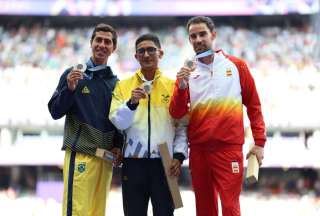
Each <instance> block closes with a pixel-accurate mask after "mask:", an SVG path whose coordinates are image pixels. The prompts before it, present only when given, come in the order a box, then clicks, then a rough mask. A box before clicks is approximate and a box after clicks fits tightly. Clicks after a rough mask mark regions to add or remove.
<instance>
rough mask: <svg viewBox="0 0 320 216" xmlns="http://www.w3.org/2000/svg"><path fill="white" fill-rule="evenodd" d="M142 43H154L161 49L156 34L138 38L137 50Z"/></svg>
mask: <svg viewBox="0 0 320 216" xmlns="http://www.w3.org/2000/svg"><path fill="white" fill-rule="evenodd" d="M142 41H152V42H153V43H154V44H155V45H156V46H157V47H158V48H159V49H161V45H160V40H159V38H158V36H156V35H155V34H151V33H147V34H143V35H141V36H140V37H138V39H137V40H136V49H137V47H138V44H139V43H141V42H142Z"/></svg>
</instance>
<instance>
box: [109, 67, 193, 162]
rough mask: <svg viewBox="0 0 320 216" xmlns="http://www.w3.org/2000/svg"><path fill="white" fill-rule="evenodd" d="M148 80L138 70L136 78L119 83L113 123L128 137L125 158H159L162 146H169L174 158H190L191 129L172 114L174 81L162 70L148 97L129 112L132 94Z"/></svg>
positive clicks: (112, 103)
mask: <svg viewBox="0 0 320 216" xmlns="http://www.w3.org/2000/svg"><path fill="white" fill-rule="evenodd" d="M144 80H145V79H144V76H143V74H142V72H141V71H140V70H138V71H137V72H136V73H135V75H134V76H132V77H130V78H128V79H125V80H121V81H119V82H118V83H117V85H116V87H115V89H114V91H113V95H112V102H111V108H110V113H109V119H110V120H111V122H112V123H113V124H114V125H115V126H116V127H117V128H118V129H119V130H122V131H123V132H124V133H125V135H126V145H125V148H124V157H125V158H159V157H160V153H159V149H158V144H162V143H167V145H168V148H169V152H170V154H171V156H176V155H179V156H182V155H183V158H184V159H185V158H187V155H188V144H187V134H186V127H187V125H185V124H184V123H183V122H182V121H180V122H177V121H176V120H174V119H173V118H172V117H171V116H170V113H169V102H170V99H171V96H172V93H173V89H174V81H173V80H171V79H169V78H167V77H165V76H163V75H162V73H161V72H160V70H159V69H158V70H157V71H156V73H155V77H154V80H153V82H152V88H151V92H150V93H149V95H148V97H146V98H145V99H141V100H140V101H139V105H138V106H137V107H136V108H135V109H132V108H129V101H130V98H131V92H132V90H133V89H135V88H137V87H141V86H142V85H143V83H144ZM175 158H177V159H179V158H178V157H175ZM180 159H181V157H180ZM182 160H183V159H182Z"/></svg>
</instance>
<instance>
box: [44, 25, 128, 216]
mask: <svg viewBox="0 0 320 216" xmlns="http://www.w3.org/2000/svg"><path fill="white" fill-rule="evenodd" d="M90 43H91V49H92V57H91V58H90V59H89V60H88V62H87V63H86V69H85V71H84V72H82V71H81V70H80V68H77V67H76V68H69V69H67V70H66V71H65V72H64V73H63V74H62V76H61V78H60V81H59V84H58V87H57V89H56V91H55V92H54V94H53V96H52V98H51V99H50V101H49V104H48V107H49V111H50V113H51V115H52V117H53V118H54V119H59V118H61V117H63V116H64V115H65V116H66V120H65V127H64V140H63V147H62V149H63V150H65V152H66V153H65V160H64V168H63V179H64V195H63V215H64V216H65V215H67V216H71V215H77V216H105V206H106V197H107V194H108V193H107V191H109V189H110V184H111V178H112V163H110V162H108V161H105V160H103V159H101V158H98V157H96V156H95V154H96V150H97V149H98V148H99V149H103V150H110V151H111V152H113V154H114V156H115V158H116V159H119V157H120V152H121V151H120V149H121V147H122V141H123V139H122V135H121V134H120V133H119V132H118V131H117V129H116V128H115V127H114V126H113V124H112V123H111V122H110V121H109V119H108V115H109V110H110V103H111V97H112V91H113V88H114V86H115V83H116V82H117V80H118V79H117V77H116V76H115V75H114V74H113V73H112V70H111V68H110V67H109V66H107V60H108V57H109V56H110V55H111V54H112V52H113V51H114V50H115V49H116V45H117V34H116V32H115V30H114V29H113V27H111V26H109V25H106V24H99V25H97V26H96V27H95V29H94V31H93V34H92V37H91V41H90Z"/></svg>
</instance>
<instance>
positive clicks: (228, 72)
mask: <svg viewBox="0 0 320 216" xmlns="http://www.w3.org/2000/svg"><path fill="white" fill-rule="evenodd" d="M226 76H232V71H231V69H230V68H228V69H227V71H226Z"/></svg>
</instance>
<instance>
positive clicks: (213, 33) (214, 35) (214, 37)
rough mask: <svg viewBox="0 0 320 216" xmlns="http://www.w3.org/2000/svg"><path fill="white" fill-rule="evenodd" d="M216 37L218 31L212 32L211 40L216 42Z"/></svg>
mask: <svg viewBox="0 0 320 216" xmlns="http://www.w3.org/2000/svg"><path fill="white" fill-rule="evenodd" d="M216 37H217V32H216V31H213V32H211V39H212V40H215V39H216Z"/></svg>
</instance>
